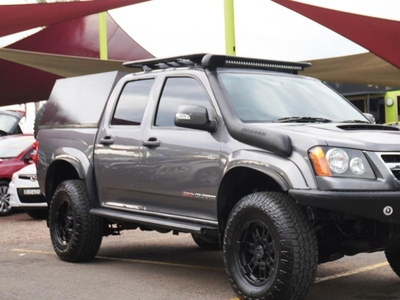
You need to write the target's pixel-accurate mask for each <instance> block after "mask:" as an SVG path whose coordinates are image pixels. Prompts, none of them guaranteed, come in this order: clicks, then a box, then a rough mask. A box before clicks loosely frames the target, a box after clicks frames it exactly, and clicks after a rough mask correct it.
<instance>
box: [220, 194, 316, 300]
mask: <svg viewBox="0 0 400 300" xmlns="http://www.w3.org/2000/svg"><path fill="white" fill-rule="evenodd" d="M223 248H224V261H225V269H226V271H227V273H228V277H229V280H230V283H231V285H232V287H233V290H234V291H235V292H236V294H237V295H238V297H239V298H240V299H260V300H271V299H274V300H276V299H279V300H300V299H303V298H304V297H305V295H306V294H307V292H308V290H309V288H310V287H311V285H312V284H313V282H314V279H315V274H316V271H317V263H318V246H317V239H316V235H315V231H314V229H313V228H312V226H311V224H310V222H309V220H308V219H307V216H306V212H305V210H304V209H303V208H301V207H300V206H297V205H296V204H295V203H294V200H293V199H292V198H291V197H290V196H288V195H286V194H283V193H277V192H258V193H254V194H250V195H247V196H245V197H244V198H242V199H241V200H240V201H239V202H238V203H237V204H236V205H235V207H234V208H233V210H232V212H231V213H230V216H229V219H228V222H227V227H226V230H225V235H224V244H223Z"/></svg>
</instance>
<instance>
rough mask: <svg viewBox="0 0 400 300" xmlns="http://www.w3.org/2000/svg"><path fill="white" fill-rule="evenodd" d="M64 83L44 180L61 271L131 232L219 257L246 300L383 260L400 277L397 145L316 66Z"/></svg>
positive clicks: (150, 70)
mask: <svg viewBox="0 0 400 300" xmlns="http://www.w3.org/2000/svg"><path fill="white" fill-rule="evenodd" d="M125 66H126V73H124V72H107V73H100V74H93V75H87V76H80V77H73V78H67V79H60V80H58V81H57V82H56V84H55V86H54V88H53V91H52V93H51V96H50V99H49V101H48V102H47V104H46V106H45V107H44V109H43V111H41V112H40V114H39V116H38V120H37V124H38V125H39V126H38V128H37V140H38V144H39V146H38V151H37V167H38V168H37V172H38V180H39V183H40V188H41V190H42V193H43V194H44V195H45V196H46V199H47V202H48V206H49V218H48V226H49V228H50V235H51V240H52V244H53V247H54V250H55V252H56V253H57V255H58V257H59V258H60V259H61V260H64V261H68V262H79V261H87V260H90V259H93V258H94V257H95V255H96V254H97V252H98V250H99V247H100V244H101V241H102V238H103V236H107V235H112V234H118V233H119V232H120V231H121V230H125V229H140V230H156V231H158V232H160V233H164V234H165V233H168V232H172V233H173V234H179V233H189V234H191V235H192V237H193V239H194V242H195V243H196V244H197V245H198V246H199V247H201V248H203V249H205V250H218V249H220V248H222V249H223V256H224V262H225V268H226V272H227V274H228V278H229V281H230V282H231V285H232V288H233V289H234V291H235V293H236V294H237V295H238V297H239V298H240V299H280V300H297V299H303V298H304V297H305V295H306V293H307V291H308V290H309V288H310V286H311V285H312V283H313V281H314V279H315V273H316V269H317V265H318V263H323V262H327V261H333V260H336V259H339V258H341V257H343V256H345V255H355V254H358V253H362V252H375V251H385V253H386V257H387V259H388V261H389V263H390V265H391V267H392V269H393V270H394V271H395V272H396V273H397V274H398V275H400V131H399V128H397V127H394V126H385V125H377V124H374V122H373V121H372V120H371V118H369V117H368V116H366V115H364V114H362V113H361V112H360V111H359V110H358V109H357V108H355V107H354V106H353V105H352V104H351V103H349V102H348V101H347V100H346V99H344V98H343V97H342V96H340V95H339V94H337V93H336V92H335V91H333V90H332V89H331V88H329V87H328V86H327V85H326V84H324V83H322V82H321V81H319V80H316V79H313V78H309V77H305V76H301V75H298V72H299V71H302V70H303V69H304V68H306V67H309V64H308V63H296V62H282V61H272V60H260V59H251V58H244V57H231V56H224V55H212V54H193V55H186V56H179V57H172V58H166V59H150V60H143V61H134V62H127V63H125Z"/></svg>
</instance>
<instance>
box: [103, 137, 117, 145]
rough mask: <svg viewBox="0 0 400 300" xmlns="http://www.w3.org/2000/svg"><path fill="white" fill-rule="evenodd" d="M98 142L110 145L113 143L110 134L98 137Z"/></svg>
mask: <svg viewBox="0 0 400 300" xmlns="http://www.w3.org/2000/svg"><path fill="white" fill-rule="evenodd" d="M100 144H103V145H112V144H114V139H113V138H112V137H111V136H109V135H107V136H105V137H103V138H102V139H100Z"/></svg>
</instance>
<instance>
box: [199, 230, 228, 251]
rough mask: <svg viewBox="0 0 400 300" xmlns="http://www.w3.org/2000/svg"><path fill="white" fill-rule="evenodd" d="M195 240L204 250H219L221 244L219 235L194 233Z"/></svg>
mask: <svg viewBox="0 0 400 300" xmlns="http://www.w3.org/2000/svg"><path fill="white" fill-rule="evenodd" d="M192 238H193V241H194V242H195V243H196V244H197V246H199V247H200V248H201V249H203V250H218V249H221V248H220V246H219V241H218V237H216V236H209V235H200V234H194V233H192Z"/></svg>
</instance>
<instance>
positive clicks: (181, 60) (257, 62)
mask: <svg viewBox="0 0 400 300" xmlns="http://www.w3.org/2000/svg"><path fill="white" fill-rule="evenodd" d="M124 66H126V67H132V68H142V70H143V71H146V70H153V69H166V68H176V67H186V66H198V67H202V68H204V69H205V68H218V67H225V68H251V69H261V70H269V71H279V72H287V73H293V74H297V72H298V71H303V70H304V68H306V67H309V66H311V64H310V63H307V62H288V61H278V60H266V59H256V58H248V57H238V56H227V55H215V54H205V53H199V54H191V55H182V56H175V57H168V58H154V59H146V60H138V61H133V62H126V63H124Z"/></svg>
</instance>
